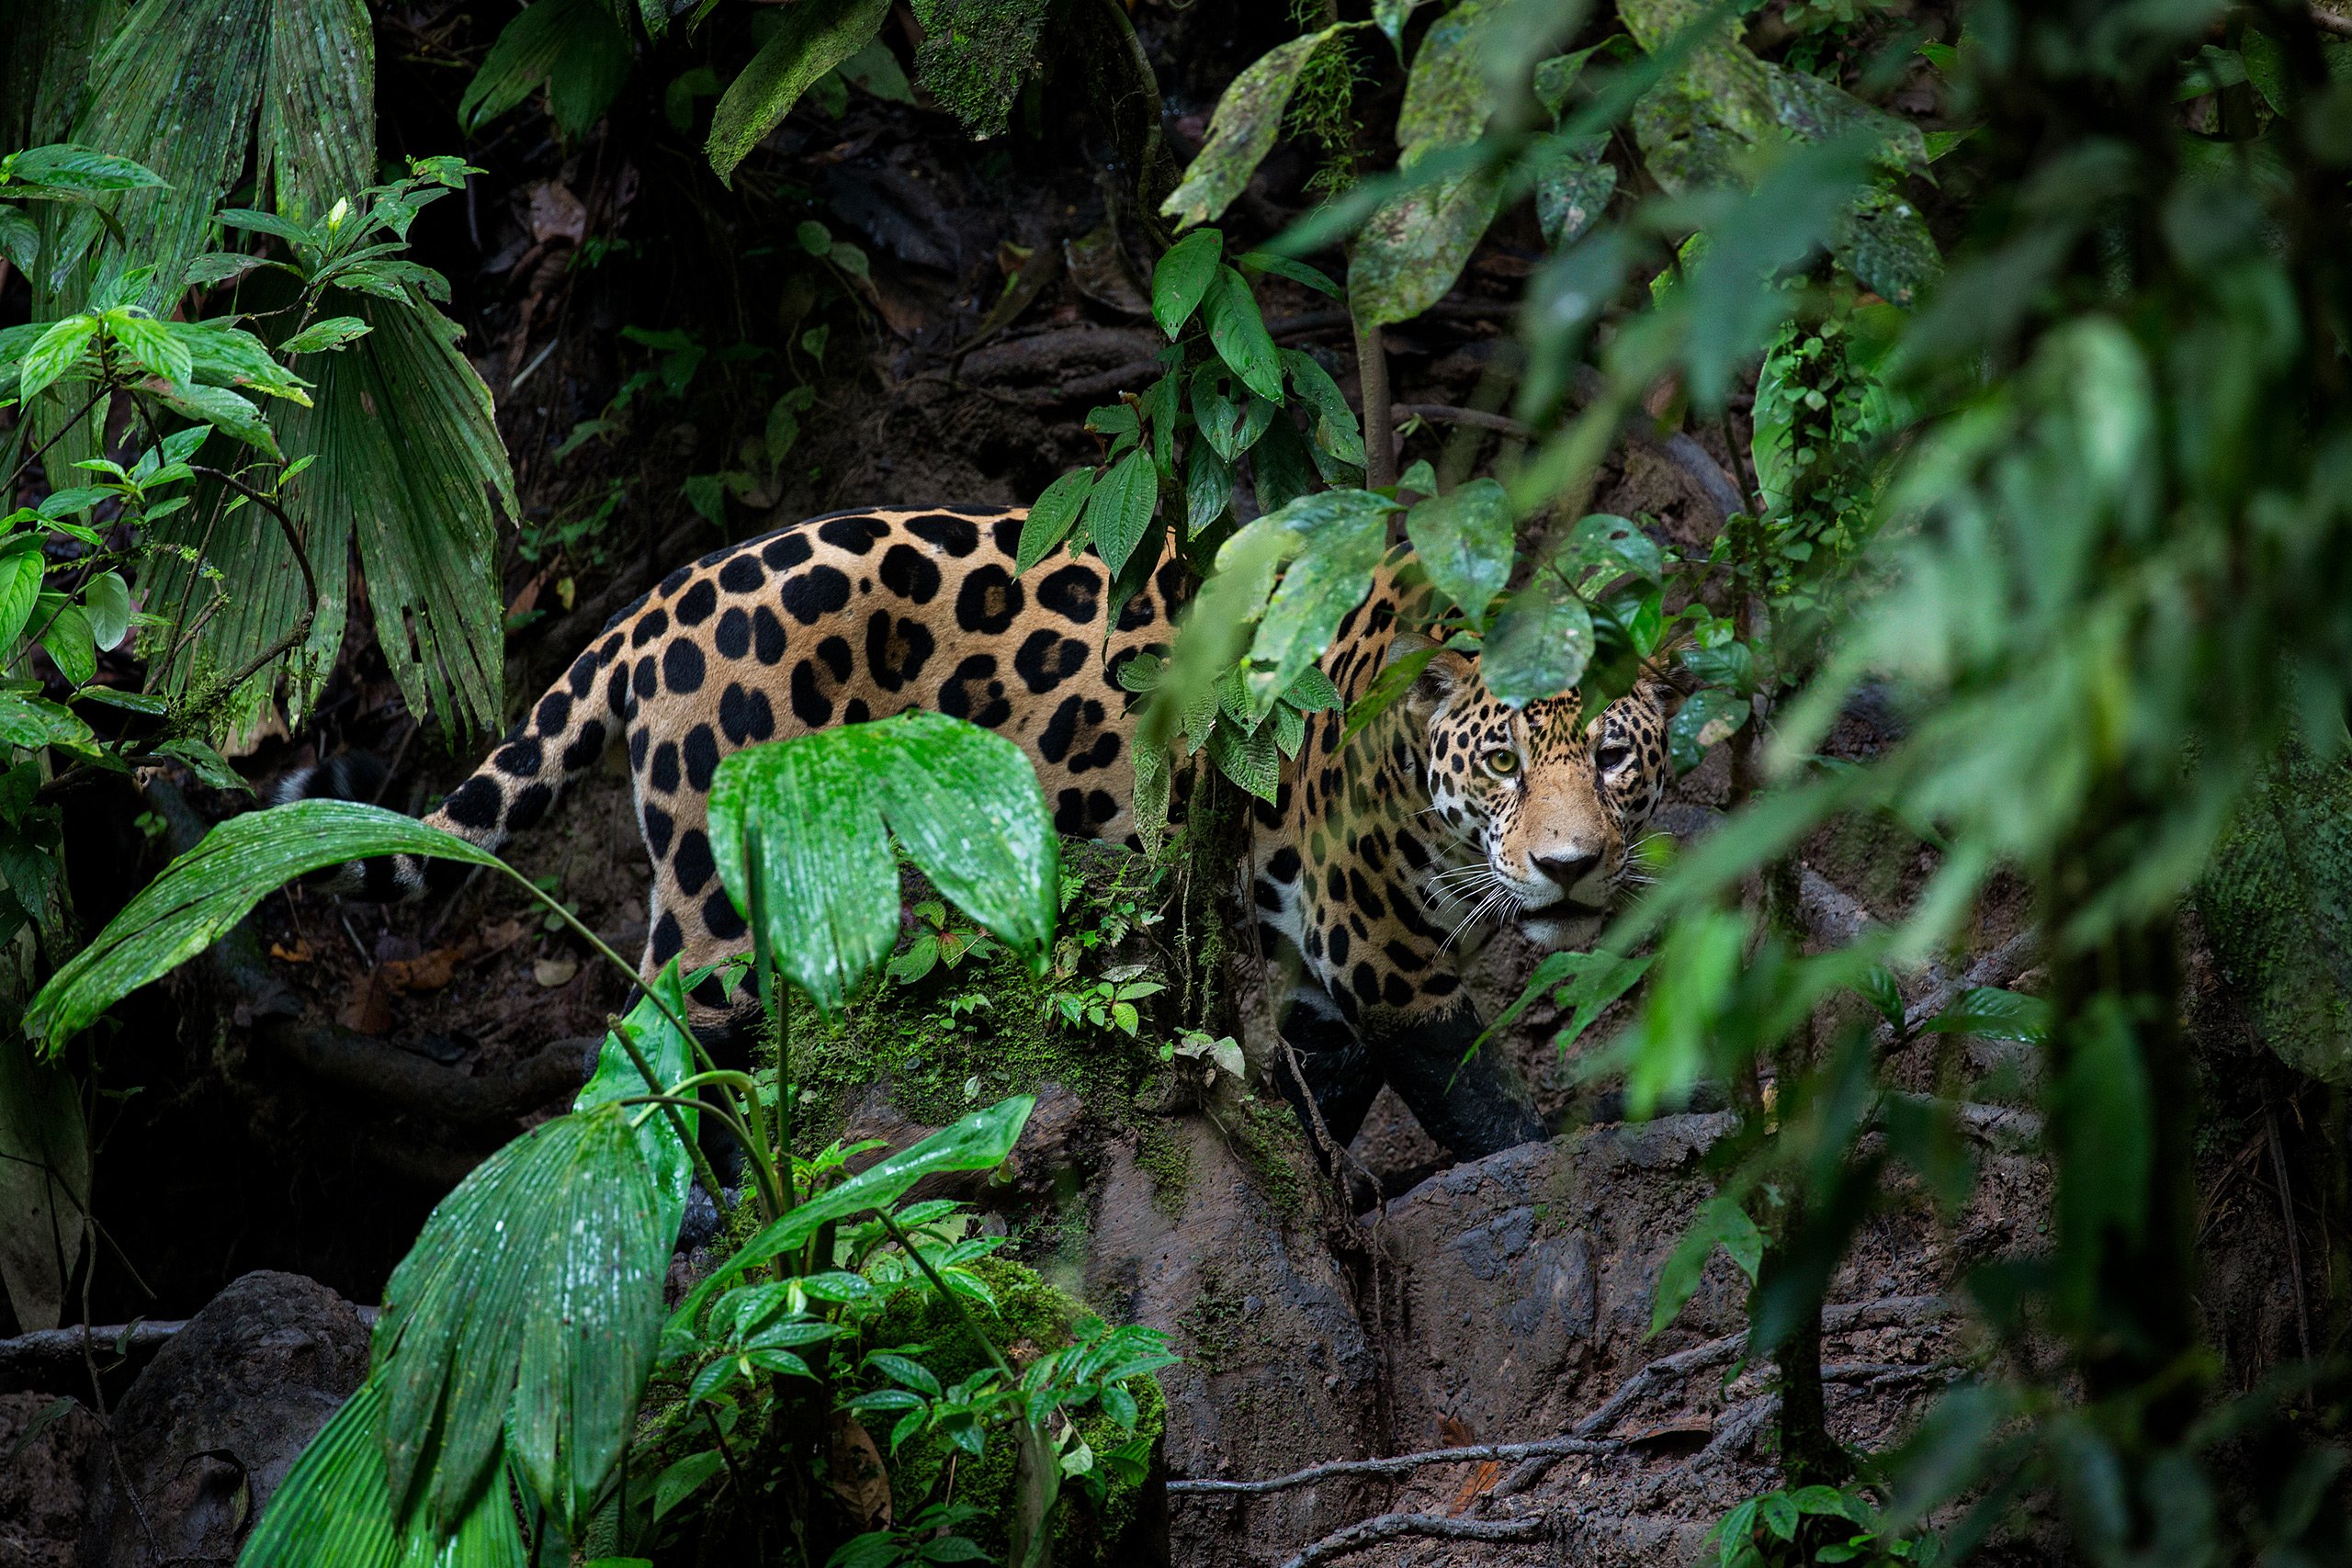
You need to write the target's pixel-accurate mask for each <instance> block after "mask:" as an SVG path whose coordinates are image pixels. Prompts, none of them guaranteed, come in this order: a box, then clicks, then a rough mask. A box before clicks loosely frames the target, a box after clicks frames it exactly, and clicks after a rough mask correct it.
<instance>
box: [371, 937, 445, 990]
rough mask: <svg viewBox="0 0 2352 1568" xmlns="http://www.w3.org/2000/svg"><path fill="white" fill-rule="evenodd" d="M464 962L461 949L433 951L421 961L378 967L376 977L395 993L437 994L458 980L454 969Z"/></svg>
mask: <svg viewBox="0 0 2352 1568" xmlns="http://www.w3.org/2000/svg"><path fill="white" fill-rule="evenodd" d="M465 960H466V953H465V950H464V949H463V948H458V947H436V948H435V949H434V950H433V951H432V952H430V953H425V954H424V955H423V956H421V957H417V958H406V959H396V960H394V961H393V962H392V963H390V964H379V965H378V967H377V970H376V975H377V977H378V978H379V979H380V980H382V981H383V983H384V984H385V985H387V986H390V987H391V988H392V989H394V990H396V991H437V990H439V989H440V988H441V987H444V986H446V985H447V984H448V983H449V982H450V981H452V980H454V979H456V978H457V977H458V964H462V963H464V962H465Z"/></svg>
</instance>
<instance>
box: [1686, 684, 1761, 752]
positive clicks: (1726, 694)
mask: <svg viewBox="0 0 2352 1568" xmlns="http://www.w3.org/2000/svg"><path fill="white" fill-rule="evenodd" d="M1750 711H1751V710H1750V707H1749V705H1748V700H1747V698H1746V697H1743V696H1741V695H1740V694H1737V693H1736V692H1731V691H1726V690H1724V688H1723V687H1721V686H1710V687H1708V688H1706V689H1705V690H1704V691H1700V692H1693V693H1692V694H1691V695H1690V696H1688V697H1686V698H1684V699H1683V702H1682V705H1681V706H1680V707H1679V708H1678V709H1676V710H1675V714H1674V717H1673V718H1672V719H1670V720H1668V723H1667V727H1666V745H1667V750H1668V752H1669V753H1671V754H1672V756H1673V758H1674V770H1675V772H1677V773H1689V772H1690V771H1691V769H1693V768H1695V767H1697V766H1698V765H1699V764H1700V762H1702V761H1704V760H1705V758H1706V755H1707V749H1708V748H1709V747H1711V746H1715V745H1719V744H1721V743H1722V742H1724V741H1725V740H1728V739H1731V738H1732V736H1733V735H1734V734H1735V733H1736V732H1737V730H1738V729H1739V727H1740V726H1741V725H1743V724H1746V723H1747V720H1748V717H1749V714H1750Z"/></svg>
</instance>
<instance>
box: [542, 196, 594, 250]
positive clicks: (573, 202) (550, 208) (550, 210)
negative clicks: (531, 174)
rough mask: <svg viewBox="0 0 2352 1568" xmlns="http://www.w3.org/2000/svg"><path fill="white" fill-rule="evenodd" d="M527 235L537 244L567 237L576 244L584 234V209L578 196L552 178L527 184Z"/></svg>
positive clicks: (584, 236) (586, 216)
mask: <svg viewBox="0 0 2352 1568" xmlns="http://www.w3.org/2000/svg"><path fill="white" fill-rule="evenodd" d="M530 221H531V238H532V239H534V240H537V242H538V243H540V244H543V245H544V244H546V243H548V242H549V241H551V240H569V241H571V243H573V244H575V245H576V244H578V243H580V242H581V241H582V240H583V239H585V238H586V237H587V235H588V209H587V208H585V207H583V206H582V205H581V202H580V198H579V197H576V196H574V195H572V194H571V192H570V191H569V190H566V189H565V188H564V187H563V186H561V185H560V184H558V183H557V182H555V181H554V180H543V181H541V182H540V183H539V184H537V185H536V186H532V187H531V212H530Z"/></svg>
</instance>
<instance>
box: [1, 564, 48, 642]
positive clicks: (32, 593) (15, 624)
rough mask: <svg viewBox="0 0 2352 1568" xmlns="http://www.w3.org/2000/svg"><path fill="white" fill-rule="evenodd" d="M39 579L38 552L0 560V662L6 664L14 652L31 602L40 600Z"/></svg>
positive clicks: (27, 616) (40, 565)
mask: <svg viewBox="0 0 2352 1568" xmlns="http://www.w3.org/2000/svg"><path fill="white" fill-rule="evenodd" d="M42 575H43V570H42V563H41V553H40V551H39V550H38V549H32V550H17V551H16V552H15V553H13V554H10V555H6V556H0V662H6V660H7V658H8V657H9V656H10V655H11V654H13V653H14V652H15V651H16V646H17V638H18V637H22V636H23V635H24V632H25V624H26V623H27V622H28V621H29V620H30V619H31V618H32V613H33V604H34V601H36V600H37V599H39V598H40V584H41V578H42Z"/></svg>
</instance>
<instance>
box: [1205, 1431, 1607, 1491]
mask: <svg viewBox="0 0 2352 1568" xmlns="http://www.w3.org/2000/svg"><path fill="white" fill-rule="evenodd" d="M1624 1446H1625V1445H1624V1444H1623V1442H1621V1441H1619V1440H1617V1439H1616V1438H1603V1439H1600V1440H1598V1441H1596V1440H1594V1439H1592V1438H1542V1439H1541V1440H1539V1441H1536V1442H1532V1443H1472V1444H1468V1445H1466V1446H1464V1447H1462V1448H1458V1449H1431V1450H1429V1451H1428V1452H1426V1453H1418V1454H1397V1455H1394V1456H1392V1457H1390V1458H1387V1459H1336V1460H1330V1461H1326V1462H1324V1463H1322V1464H1311V1465H1308V1466H1307V1467H1306V1469H1305V1470H1295V1471H1293V1472H1290V1473H1289V1474H1288V1475H1276V1476H1272V1477H1269V1478H1268V1479H1266V1480H1264V1481H1171V1482H1170V1483H1168V1491H1169V1493H1170V1495H1181V1494H1188V1493H1189V1494H1203V1493H1208V1494H1216V1495H1225V1496H1231V1495H1236V1494H1241V1495H1250V1496H1255V1495H1261V1494H1263V1493H1267V1492H1286V1491H1288V1490H1290V1489H1291V1488H1292V1487H1295V1486H1312V1485H1314V1484H1315V1483H1317V1482H1318V1481H1329V1480H1330V1479H1332V1478H1333V1477H1335V1476H1342V1475H1403V1474H1405V1473H1407V1472H1411V1471H1415V1470H1419V1469H1420V1468H1421V1467H1422V1466H1424V1465H1431V1464H1467V1463H1472V1462H1475V1461H1484V1460H1505V1459H1531V1458H1534V1457H1536V1456H1539V1455H1540V1456H1543V1457H1544V1458H1547V1459H1561V1458H1565V1457H1566V1455H1569V1454H1609V1453H1615V1452H1616V1451H1617V1450H1620V1449H1622V1448H1623V1447H1624Z"/></svg>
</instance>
